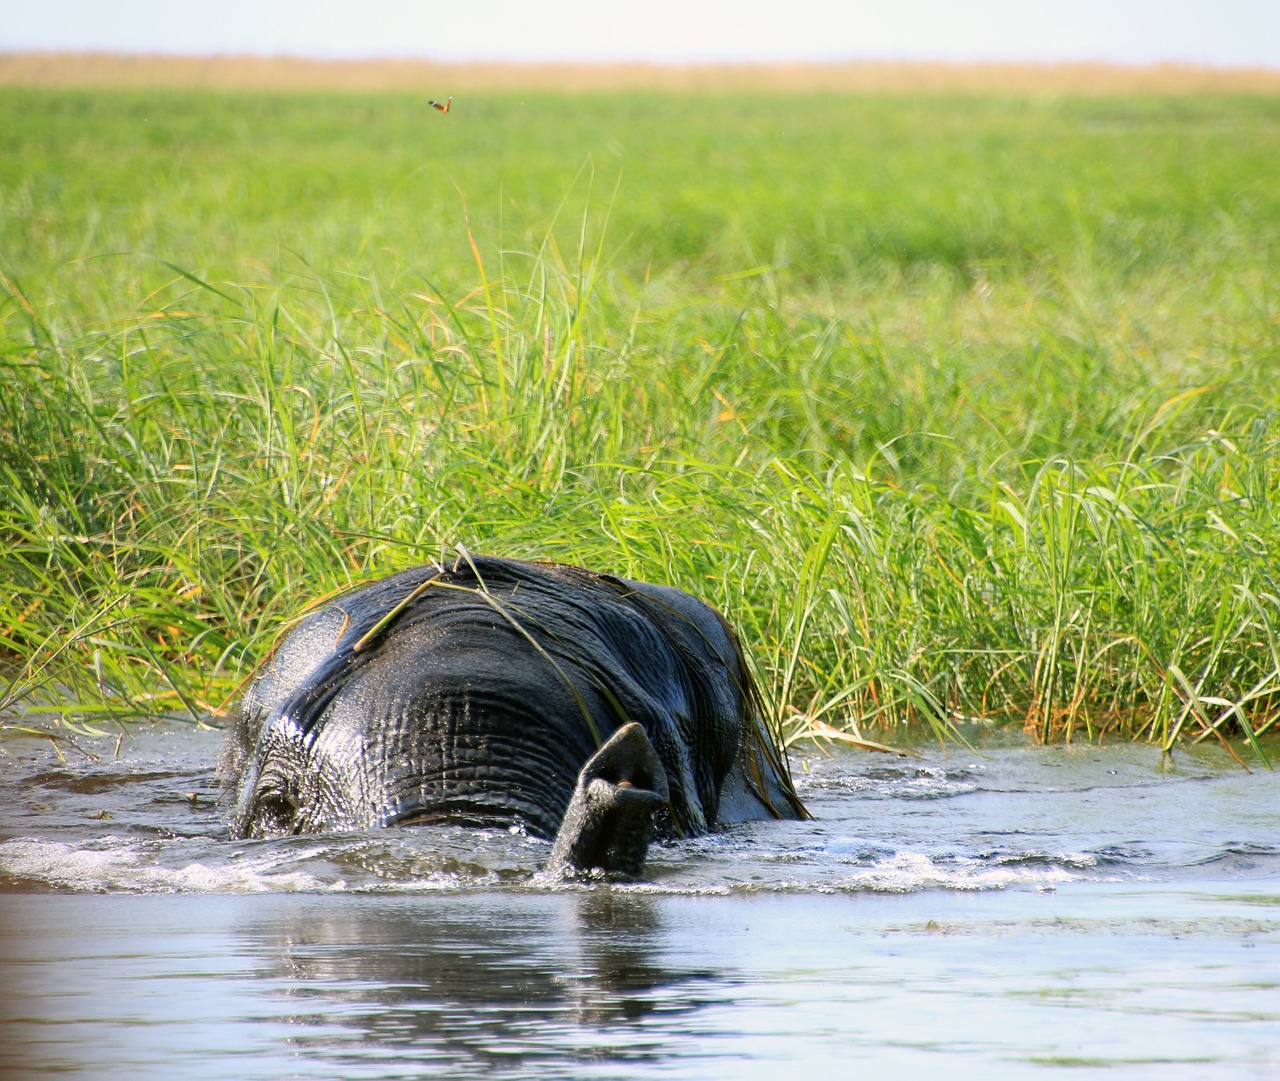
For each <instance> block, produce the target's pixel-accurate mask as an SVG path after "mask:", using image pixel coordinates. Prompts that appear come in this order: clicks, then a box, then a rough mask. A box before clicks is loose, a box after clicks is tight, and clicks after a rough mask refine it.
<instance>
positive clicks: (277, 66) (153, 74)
mask: <svg viewBox="0 0 1280 1081" xmlns="http://www.w3.org/2000/svg"><path fill="white" fill-rule="evenodd" d="M0 85H7V86H48V87H72V86H81V87H86V86H87V87H97V86H102V87H107V86H114V87H148V86H155V87H207V88H218V89H233V90H347V91H366V92H375V91H396V90H402V91H423V92H435V93H440V94H444V93H448V92H454V91H461V92H466V91H478V90H628V89H654V90H669V91H690V90H724V91H747V90H755V91H761V92H766V91H767V92H769V93H785V92H800V93H802V92H815V91H843V92H850V93H913V92H920V93H941V92H968V93H1002V94H1035V95H1064V94H1070V95H1075V94H1214V93H1229V94H1238V93H1244V94H1275V93H1280V70H1277V69H1227V68H1209V67H1195V66H1190V65H1183V64H1157V65H1151V66H1143V67H1136V66H1124V65H1117V64H1100V63H1071V64H997V63H964V64H962V63H940V62H933V63H908V62H904V61H858V62H849V63H839V64H799V63H792V64H784V63H776V64H774V63H770V64H764V63H752V64H651V63H624V64H554V63H538V64H534V63H494V62H487V63H481V62H477V63H440V62H436V61H431V60H403V59H401V60H396V59H381V60H308V59H303V58H299V57H290V56H277V57H261V56H207V57H197V56H163V55H134V54H123V53H42V52H31V53H0Z"/></svg>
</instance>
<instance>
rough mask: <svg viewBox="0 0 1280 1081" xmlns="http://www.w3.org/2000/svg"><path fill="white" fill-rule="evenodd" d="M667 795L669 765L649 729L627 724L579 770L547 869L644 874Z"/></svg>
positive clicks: (624, 875) (566, 873) (569, 873)
mask: <svg viewBox="0 0 1280 1081" xmlns="http://www.w3.org/2000/svg"><path fill="white" fill-rule="evenodd" d="M668 799H669V792H668V789H667V773H666V770H665V769H664V768H663V766H662V762H661V761H660V760H659V758H658V755H657V753H656V752H655V751H654V749H653V744H651V743H650V742H649V737H648V736H647V735H646V734H645V730H644V728H643V727H641V726H640V725H638V724H634V723H632V724H626V725H623V726H622V727H621V728H619V729H618V730H617V731H616V732H614V734H613V735H612V736H610V737H609V739H608V741H607V742H606V743H605V744H604V746H603V747H601V748H600V749H599V750H598V751H596V753H595V754H594V755H592V756H591V758H590V759H588V760H587V764H586V765H585V766H583V767H582V771H581V772H580V773H579V774H578V783H577V786H576V787H575V788H574V791H573V797H572V799H570V801H569V809H568V810H567V811H566V812H565V816H564V822H563V823H562V824H561V826H560V831H559V833H557V834H556V841H555V846H554V847H553V848H552V850H551V859H550V861H549V862H548V864H547V870H548V871H549V872H550V873H551V874H553V875H559V876H562V877H572V876H574V875H578V874H583V873H586V872H591V871H603V872H605V873H606V874H608V875H611V876H616V877H619V878H639V877H640V874H641V872H642V871H643V870H644V860H645V855H646V854H647V853H648V851H649V841H650V838H651V837H652V836H653V816H654V814H655V812H657V811H658V810H659V809H660V808H662V807H663V805H665V804H666V802H667V800H668Z"/></svg>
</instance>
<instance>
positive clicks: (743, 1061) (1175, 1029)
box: [0, 725, 1280, 1081]
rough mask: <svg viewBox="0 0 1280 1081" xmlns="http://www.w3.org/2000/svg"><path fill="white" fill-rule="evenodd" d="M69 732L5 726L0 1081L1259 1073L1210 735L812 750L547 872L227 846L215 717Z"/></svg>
mask: <svg viewBox="0 0 1280 1081" xmlns="http://www.w3.org/2000/svg"><path fill="white" fill-rule="evenodd" d="M80 746H81V748H82V749H83V750H84V751H87V752H89V753H90V754H91V755H93V756H95V757H89V756H87V755H85V754H83V753H81V752H80V751H77V750H76V749H74V748H71V747H64V748H63V749H62V754H63V755H64V756H65V760H63V759H61V758H59V756H58V755H57V754H55V753H54V751H53V750H52V748H51V745H50V744H48V743H47V742H44V741H40V740H34V739H33V740H26V739H16V738H7V739H6V740H4V741H3V742H2V743H0V986H2V987H3V989H4V990H3V993H2V994H0V1076H3V1077H6V1078H8V1077H10V1076H13V1077H26V1076H30V1077H39V1076H46V1075H48V1074H52V1073H60V1074H70V1075H76V1074H82V1075H85V1076H90V1077H93V1078H115V1077H119V1078H126V1077H128V1078H138V1077H157V1078H158V1077H164V1078H174V1077H180V1078H183V1079H184V1081H195V1079H201V1078H227V1079H232V1078H234V1079H236V1081H248V1079H256V1078H292V1077H306V1078H317V1079H318V1078H338V1077H342V1078H402V1077H431V1078H481V1077H483V1078H499V1079H507V1078H526V1077H528V1078H533V1077H536V1078H540V1079H541V1078H574V1079H578V1078H600V1079H605V1078H662V1079H681V1078H707V1079H711V1078H715V1079H724V1078H757V1077H758V1078H771V1079H773V1078H777V1077H779V1076H787V1077H791V1076H795V1075H796V1074H797V1073H798V1074H799V1076H801V1077H808V1078H814V1079H816V1078H827V1077H832V1078H835V1077H851V1076H865V1077H920V1076H927V1073H933V1074H936V1075H937V1076H946V1077H948V1078H949V1079H950V1078H957V1077H978V1076H981V1077H983V1078H1005V1077H1008V1078H1026V1077H1036V1076H1063V1075H1064V1072H1065V1074H1066V1075H1067V1076H1070V1077H1071V1078H1072V1079H1073V1081H1074V1079H1076V1078H1082V1077H1083V1078H1089V1077H1103V1076H1105V1077H1108V1078H1116V1077H1124V1078H1130V1077H1151V1078H1160V1079H1166V1078H1188V1079H1190V1078H1196V1079H1199V1078H1237V1077H1238V1078H1280V776H1278V775H1277V774H1274V773H1269V772H1267V771H1266V770H1265V769H1261V768H1257V767H1256V765H1255V764H1254V763H1252V762H1251V763H1250V764H1251V765H1254V767H1255V768H1253V770H1252V772H1246V771H1245V770H1244V769H1242V768H1241V767H1240V766H1239V765H1237V764H1236V763H1235V762H1234V761H1232V760H1231V758H1230V757H1229V756H1227V755H1226V754H1225V753H1224V752H1223V751H1222V750H1221V749H1218V748H1208V747H1206V748H1195V749H1188V750H1186V751H1179V752H1177V753H1175V755H1174V756H1173V758H1172V759H1171V760H1170V759H1165V758H1162V757H1161V756H1160V755H1159V753H1158V752H1156V751H1154V750H1152V749H1151V748H1148V747H1142V746H1131V745H1115V746H1107V747H1103V748H1098V747H1094V746H1088V747H1065V748H1064V747H1056V748H1038V747H1033V746H1031V745H1030V744H1028V743H1026V742H1025V741H1023V740H1022V739H1021V738H1020V737H1013V736H1001V737H998V738H991V739H988V740H986V741H982V742H975V746H976V748H977V749H976V750H972V751H971V750H969V749H966V748H963V747H960V746H957V745H953V746H951V747H949V748H946V749H943V748H939V747H937V746H936V745H932V746H921V747H916V748H915V757H909V758H898V757H890V756H886V755H880V754H870V753H866V752H853V751H840V750H836V751H834V752H832V753H831V754H830V755H827V754H824V753H823V752H821V751H820V750H819V749H816V748H810V749H808V750H806V751H805V752H804V753H803V754H800V755H797V756H796V757H795V758H794V759H793V765H794V768H795V772H796V777H797V781H798V784H799V787H800V790H801V793H802V795H803V796H804V798H805V799H806V801H807V802H808V804H809V807H810V809H811V810H812V811H813V813H814V815H815V819H814V821H812V822H801V823H797V822H765V823H753V824H749V825H745V826H741V827H735V828H734V829H732V830H730V831H728V832H725V833H721V834H717V835H714V836H711V837H704V838H699V839H695V840H690V841H684V842H679V843H675V844H671V845H663V846H659V847H658V848H657V849H655V851H654V852H653V855H652V857H651V859H650V864H649V868H648V874H649V880H648V881H647V882H644V883H640V884H636V885H630V886H617V885H613V886H610V885H568V886H566V885H562V884H554V883H549V882H547V881H544V880H543V879H541V878H540V877H539V874H538V867H539V866H540V865H541V863H542V861H543V860H544V859H545V858H546V856H547V854H548V850H549V845H547V844H546V843H545V842H542V841H538V840H535V839H532V838H529V837H526V836H523V835H522V834H520V833H518V832H505V833H494V832H479V831H467V830H461V829H448V828H411V829H403V830H395V831H392V830H388V831H381V832H367V833H359V834H348V835H341V836H334V837H327V838H291V839H288V840H283V841H255V842H246V841H230V840H228V839H227V835H226V829H225V824H224V820H223V816H222V814H221V812H220V810H219V808H218V806H217V802H216V800H217V787H216V783H215V780H214V776H213V768H212V764H213V762H214V760H215V758H216V756H217V749H218V736H217V734H216V733H213V732H208V731H200V730H195V729H193V728H191V727H189V726H178V725H158V726H155V727H151V728H146V729H143V730H140V731H136V732H133V733H132V734H131V735H129V736H127V737H125V738H124V739H123V740H121V741H120V743H119V746H118V747H117V743H116V740H115V739H109V740H100V741H94V740H87V741H81V744H80ZM1273 749H1274V750H1277V751H1280V748H1273Z"/></svg>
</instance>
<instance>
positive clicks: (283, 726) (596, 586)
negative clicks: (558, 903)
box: [222, 553, 808, 880]
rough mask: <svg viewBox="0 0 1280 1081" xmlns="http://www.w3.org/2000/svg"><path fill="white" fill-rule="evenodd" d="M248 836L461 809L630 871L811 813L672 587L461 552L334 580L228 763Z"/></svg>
mask: <svg viewBox="0 0 1280 1081" xmlns="http://www.w3.org/2000/svg"><path fill="white" fill-rule="evenodd" d="M222 765H223V773H224V776H225V777H226V779H227V782H228V785H229V788H230V792H231V797H230V798H231V801H232V804H233V809H232V811H231V832H232V834H233V835H234V836H236V837H238V838H256V837H269V836H279V835H287V834H302V833H319V832H323V831H329V830H348V829H366V828H373V827H381V826H409V825H412V824H414V823H457V824H462V825H470V826H478V827H507V828H510V827H512V826H517V827H521V828H523V829H524V830H525V831H526V832H527V833H528V834H531V835H533V836H536V837H540V838H545V839H547V840H550V841H553V842H554V843H553V845H552V848H551V853H550V857H549V859H548V863H547V870H548V871H549V872H550V873H551V874H552V875H554V876H559V877H576V876H583V875H588V876H606V877H610V878H617V879H622V880H626V879H635V878H637V877H639V876H640V875H641V874H642V873H643V867H644V861H645V858H646V854H647V851H648V848H649V844H650V842H651V840H652V839H653V838H654V837H660V838H664V839H671V838H676V837H688V836H692V835H696V834H701V833H706V832H708V831H710V830H712V829H714V828H716V827H718V826H724V825H728V824H731V823H737V822H744V821H749V820H753V819H762V818H770V817H773V818H804V817H808V812H807V811H806V810H805V808H804V805H803V803H802V802H801V800H800V798H799V797H798V795H797V794H796V791H795V788H794V786H793V784H792V781H791V777H790V773H789V769H788V766H787V762H786V758H785V755H784V754H783V753H782V752H781V750H780V749H779V746H778V744H777V742H776V740H775V739H774V737H773V736H772V734H771V733H770V730H769V728H768V726H767V725H766V723H765V720H764V716H763V708H762V700H761V696H760V694H759V692H758V691H757V689H756V686H755V684H754V682H753V679H752V676H751V673H750V671H749V669H748V668H747V665H746V662H745V659H744V656H743V651H742V648H741V646H740V644H739V642H738V638H737V636H736V634H735V633H734V631H733V630H732V629H731V628H730V626H729V624H728V623H727V622H726V621H725V620H724V618H723V617H722V616H721V615H720V614H719V613H718V612H717V611H716V610H715V609H714V608H712V607H711V606H709V605H707V604H705V603H703V602H702V601H700V600H698V599H696V598H695V597H693V596H692V595H691V594H689V593H686V592H684V591H683V590H680V589H677V588H674V587H671V586H662V585H652V584H649V583H645V582H640V581H633V580H630V579H627V578H620V577H615V576H613V575H610V574H604V573H597V572H593V571H590V570H586V569H584V568H582V567H577V566H570V565H567V564H560V563H538V562H525V561H520V560H514V559H505V558H498V557H493V556H472V555H470V554H466V553H464V554H463V555H461V556H459V558H458V559H457V560H456V561H452V565H451V566H447V567H446V566H445V561H444V560H442V561H441V562H439V563H436V564H432V565H428V566H423V567H417V568H414V569H412V570H406V571H403V572H401V573H399V574H395V575H392V576H391V577H388V578H384V579H381V580H378V581H375V582H373V583H371V584H368V585H365V586H363V587H359V588H357V589H355V590H354V591H352V592H349V593H346V594H344V595H341V596H339V597H337V598H336V599H335V600H333V601H331V602H329V603H328V604H326V605H324V606H323V607H320V608H318V609H317V610H315V611H313V612H312V613H311V614H309V615H307V616H306V617H305V618H303V619H302V620H301V621H300V622H299V623H298V624H297V625H296V626H295V627H294V628H293V629H292V631H290V632H289V634H288V635H287V636H285V638H284V639H283V641H282V642H281V643H280V644H279V646H278V647H277V648H276V649H275V650H274V651H273V653H272V654H271V655H270V656H269V658H268V659H267V660H266V661H265V662H264V664H263V665H262V666H261V667H260V669H259V671H258V674H257V676H256V677H255V679H254V681H253V683H252V684H251V686H250V688H249V690H248V692H247V693H246V695H245V697H244V699H243V701H242V702H241V704H240V708H239V711H238V714H237V717H236V720H235V723H234V724H233V726H232V728H231V731H230V733H229V735H228V738H227V743H226V748H225V750H224V753H223V759H222Z"/></svg>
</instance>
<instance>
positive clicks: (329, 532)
mask: <svg viewBox="0 0 1280 1081" xmlns="http://www.w3.org/2000/svg"><path fill="white" fill-rule="evenodd" d="M0 118H2V122H0V273H3V279H2V280H0V289H2V290H3V292H2V293H0V485H3V493H4V494H3V496H2V497H0V567H2V571H0V573H2V574H3V580H4V581H5V582H6V583H7V584H8V585H9V588H8V589H6V590H4V591H3V594H2V595H0V658H2V659H0V665H2V666H3V667H2V668H0V671H2V672H3V675H4V678H5V679H6V680H7V686H8V690H7V692H2V693H0V700H3V703H4V705H3V707H0V708H2V709H3V710H5V711H7V716H8V720H7V721H6V722H5V723H6V724H8V725H10V726H31V725H33V724H37V723H43V724H46V725H47V724H49V723H55V724H58V725H62V726H67V727H70V728H72V729H75V728H80V727H84V726H86V725H93V724H100V723H102V722H103V721H108V720H112V719H115V720H123V719H126V718H129V717H139V716H154V715H159V714H179V715H185V716H190V717H193V718H203V717H207V716H208V715H209V714H210V713H211V712H212V711H215V710H217V709H219V708H223V707H224V706H225V705H226V703H227V702H228V701H229V699H231V698H232V697H233V696H234V694H235V691H236V687H237V686H238V685H239V684H240V683H241V681H242V680H243V679H244V678H245V677H246V675H247V674H248V673H249V672H250V671H251V669H252V667H253V665H254V664H255V663H256V661H257V660H258V659H259V658H260V657H261V656H262V655H263V653H264V652H265V651H266V649H267V648H269V646H270V643H271V642H272V640H273V639H274V638H275V636H276V635H277V634H278V633H279V632H280V630H281V629H282V628H283V627H284V626H286V624H287V621H288V620H289V619H290V618H291V617H292V616H293V615H294V614H296V612H297V611H298V610H299V609H300V607H301V606H303V605H304V604H306V603H307V602H308V601H310V600H312V599H314V598H316V597H318V596H321V595H324V594H326V593H329V592H331V591H333V590H335V589H338V588H341V587H344V586H346V585H348V584H350V583H351V582H354V581H358V580H362V579H364V578H367V577H371V576H378V575H382V574H385V573H388V572H390V571H392V570H394V569H397V568H400V567H402V566H405V565H408V564H412V563H416V562H423V561H426V560H429V559H433V558H436V557H438V556H439V554H440V552H441V551H442V550H443V549H447V548H450V547H452V546H454V545H458V544H461V545H464V546H466V547H467V548H468V549H470V550H472V551H485V552H493V553H497V554H506V555H512V556H520V557H529V558H550V559H559V560H566V561H572V562H579V563H583V564H586V565H589V566H593V567H597V568H601V569H606V570H610V571H613V572H616V573H621V574H626V575H631V576H637V577H644V578H649V579H653V580H659V581H666V582H670V583H673V584H677V585H681V586H684V587H685V588H687V589H690V590H692V591H694V592H696V593H698V594H700V595H702V596H705V597H706V598H707V599H709V600H710V601H712V602H713V603H716V604H717V605H719V606H720V607H722V608H723V609H724V610H725V612H726V614H727V615H728V616H729V617H730V619H731V620H732V621H733V622H734V623H735V625H736V626H737V627H738V628H739V630H740V632H741V633H742V636H743V639H744V642H745V644H746V647H747V651H748V653H749V655H750V657H751V658H752V660H753V662H754V664H755V665H756V667H757V668H758V670H759V672H760V675H761V677H762V683H763V684H764V686H765V687H766V688H767V690H768V691H769V692H770V698H771V699H772V701H773V702H774V703H775V707H774V708H775V711H776V716H777V720H778V722H779V724H780V725H781V726H782V729H783V732H784V734H785V735H786V737H787V738H793V737H796V736H800V735H803V734H805V733H806V732H809V731H812V730H814V729H815V727H817V726H820V725H821V724H829V725H833V726H836V727H838V728H849V729H853V730H856V731H859V732H862V733H864V734H865V733H867V732H872V731H874V727H875V726H877V725H889V724H897V723H899V722H902V721H904V720H913V719H914V720H921V721H925V722H928V723H930V724H932V725H933V726H934V727H935V728H936V729H937V730H938V731H939V732H946V731H948V730H950V729H952V728H953V727H954V726H955V725H957V724H958V723H959V722H961V721H964V720H968V719H973V718H984V719H988V720H991V721H996V722H1006V721H1007V722H1015V723H1022V724H1026V725H1029V726H1031V727H1033V728H1034V729H1035V731H1036V732H1037V733H1039V734H1040V735H1041V736H1042V737H1044V738H1046V739H1053V738H1073V737H1076V736H1086V735H1087V736H1096V735H1099V734H1101V733H1111V732H1114V733H1120V734H1123V735H1126V736H1143V737H1145V738H1149V739H1153V740H1157V741H1159V742H1161V743H1163V744H1165V745H1172V743H1174V742H1175V741H1176V740H1178V739H1179V738H1212V737H1213V736H1215V735H1218V736H1221V737H1223V738H1224V739H1225V738H1230V739H1235V738H1238V737H1243V738H1244V739H1246V740H1249V741H1253V742H1254V745H1255V747H1256V748H1257V749H1258V750H1259V752H1260V753H1262V752H1264V751H1265V745H1264V744H1260V743H1258V742H1257V740H1258V737H1260V736H1263V735H1265V734H1266V733H1268V732H1269V731H1270V730H1272V728H1273V726H1274V724H1275V719H1276V716H1277V714H1278V713H1280V580H1278V579H1280V529H1278V528H1277V527H1278V525H1280V522H1278V521H1277V510H1276V506H1277V495H1278V494H1280V428H1278V424H1280V421H1278V418H1277V407H1278V406H1280V348H1278V347H1280V301H1277V297H1280V289H1278V288H1277V287H1278V286H1280V273H1278V268H1280V190H1278V189H1277V188H1276V187H1275V185H1274V182H1273V162H1274V155H1275V150H1276V147H1277V145H1280V140H1278V138H1277V136H1280V102H1276V101H1274V100H1270V99H1232V98H1225V97H1223V98H1211V99H1205V100H1201V101H1184V100H1178V101H1173V100H1159V99H1151V100H1089V101H1083V100H1081V101H1076V100H1069V99H1068V100H1062V101H1039V102H1030V101H1020V100H1013V99H997V98H982V97H968V98H942V97H938V98H908V97H879V98H871V97H867V98H855V97H818V96H814V97H801V96H794V97H784V98H778V99H775V100H773V101H766V102H761V101H747V100H744V99H742V98H738V97H734V96H730V95H712V94H708V95H704V96H701V97H693V98H688V97H685V98H682V97H676V96H662V95H650V96H645V97H641V96H639V95H634V96H623V95H612V96H611V95H584V96H579V97H571V96H554V95H541V96H532V95H530V96H526V97H524V98H521V97H518V96H493V97H488V98H479V99H476V100H474V101H458V102H455V108H454V111H453V112H451V114H450V115H449V117H447V118H443V117H437V116H435V115H433V114H431V113H430V111H429V110H427V109H425V108H424V103H423V102H420V101H416V100H411V99H408V98H403V97H341V96H330V97H323V96H302V95H299V96H288V95H281V96H266V95H262V96H250V95H243V96H236V95H215V94H183V95H179V94H173V95H158V94H139V93H127V92H115V93H103V92H99V93H96V94H92V95H91V94H87V93H79V92H72V91H66V92H34V91H12V90H9V91H3V92H0Z"/></svg>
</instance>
